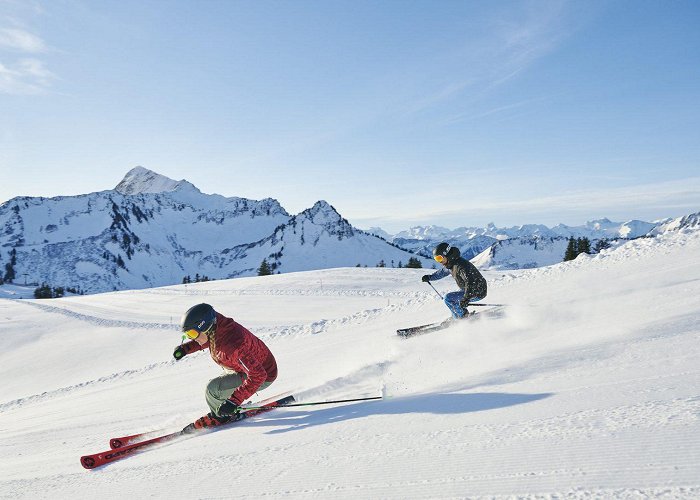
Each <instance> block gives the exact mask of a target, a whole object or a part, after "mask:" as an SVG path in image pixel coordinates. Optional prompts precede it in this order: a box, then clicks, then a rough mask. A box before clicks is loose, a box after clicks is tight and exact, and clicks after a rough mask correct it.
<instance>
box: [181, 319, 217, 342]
mask: <svg viewBox="0 0 700 500" xmlns="http://www.w3.org/2000/svg"><path fill="white" fill-rule="evenodd" d="M213 329H214V324H213V323H212V324H211V325H210V326H209V328H207V329H206V330H204V331H201V332H200V331H199V330H197V329H195V328H191V329H189V330H186V331H184V332H182V333H184V334H185V337H187V338H188V339H192V340H194V339H196V338H197V337H199V334H200V333H203V334H204V335H209V333H211V331H212V330H213Z"/></svg>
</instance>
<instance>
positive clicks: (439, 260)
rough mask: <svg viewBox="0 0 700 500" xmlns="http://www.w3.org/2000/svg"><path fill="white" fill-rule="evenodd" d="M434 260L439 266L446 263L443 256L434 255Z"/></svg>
mask: <svg viewBox="0 0 700 500" xmlns="http://www.w3.org/2000/svg"><path fill="white" fill-rule="evenodd" d="M435 260H436V261H438V262H439V263H440V264H444V263H445V262H447V257H445V256H444V255H436V256H435Z"/></svg>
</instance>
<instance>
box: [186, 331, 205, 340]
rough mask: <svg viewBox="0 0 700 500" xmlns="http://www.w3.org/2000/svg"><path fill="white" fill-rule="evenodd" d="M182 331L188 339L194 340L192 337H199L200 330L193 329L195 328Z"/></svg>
mask: <svg viewBox="0 0 700 500" xmlns="http://www.w3.org/2000/svg"><path fill="white" fill-rule="evenodd" d="M184 333H185V336H186V337H187V338H188V339H192V340H194V339H196V338H197V337H199V334H200V333H201V332H199V331H198V330H195V329H194V328H193V329H191V330H187V331H186V332H184Z"/></svg>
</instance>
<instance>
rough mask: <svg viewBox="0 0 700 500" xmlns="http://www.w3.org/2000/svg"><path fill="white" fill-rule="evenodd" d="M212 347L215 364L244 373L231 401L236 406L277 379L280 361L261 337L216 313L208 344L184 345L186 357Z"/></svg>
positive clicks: (189, 343) (190, 342)
mask: <svg viewBox="0 0 700 500" xmlns="http://www.w3.org/2000/svg"><path fill="white" fill-rule="evenodd" d="M207 347H208V348H209V352H210V353H211V357H212V358H213V359H214V361H215V362H216V363H217V364H218V365H220V366H222V367H223V368H226V369H228V370H233V371H235V372H236V373H240V374H244V375H245V377H243V378H244V381H243V384H242V385H241V386H240V387H238V388H237V389H236V390H235V391H234V392H233V394H232V395H231V397H230V398H229V399H230V400H231V401H233V402H234V403H235V404H236V405H240V404H242V403H243V402H244V401H245V400H247V399H248V398H249V397H250V396H252V395H253V394H255V393H256V392H257V390H258V389H259V388H260V386H261V385H262V384H263V383H265V382H273V381H274V380H275V379H276V378H277V362H276V361H275V357H274V356H273V355H272V353H271V352H270V349H268V348H267V346H266V345H265V344H264V343H263V341H262V340H260V339H259V338H258V337H256V336H255V335H253V334H252V333H250V331H249V330H248V329H247V328H245V327H244V326H242V325H240V324H238V323H236V322H235V321H234V320H232V319H231V318H227V317H226V316H224V315H222V314H219V313H218V312H217V313H216V331H215V332H214V334H213V335H212V337H211V338H210V339H209V340H208V341H207V343H206V344H204V345H199V344H198V343H197V342H195V341H194V340H191V341H189V342H186V343H185V344H183V345H182V348H183V350H184V351H185V353H186V354H191V353H193V352H197V351H201V350H202V349H205V348H207Z"/></svg>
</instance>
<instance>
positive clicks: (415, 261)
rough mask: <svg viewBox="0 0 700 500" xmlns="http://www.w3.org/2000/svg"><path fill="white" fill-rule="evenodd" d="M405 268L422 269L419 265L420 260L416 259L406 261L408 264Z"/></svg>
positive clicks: (421, 265)
mask: <svg viewBox="0 0 700 500" xmlns="http://www.w3.org/2000/svg"><path fill="white" fill-rule="evenodd" d="M406 267H410V268H413V269H422V268H423V264H421V262H420V260H419V259H418V258H417V257H411V258H410V259H408V264H406Z"/></svg>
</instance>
